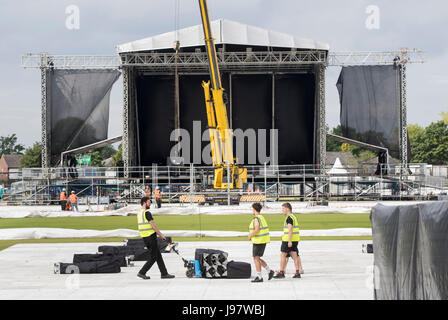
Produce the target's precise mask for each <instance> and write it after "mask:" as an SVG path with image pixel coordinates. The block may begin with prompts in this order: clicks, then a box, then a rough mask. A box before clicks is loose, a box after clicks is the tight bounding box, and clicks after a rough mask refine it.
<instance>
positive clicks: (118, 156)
mask: <svg viewBox="0 0 448 320" xmlns="http://www.w3.org/2000/svg"><path fill="white" fill-rule="evenodd" d="M112 159H113V166H114V167H122V166H123V147H122V145H121V143H120V146H119V147H118V151H117V153H115V154H114V155H113V156H112Z"/></svg>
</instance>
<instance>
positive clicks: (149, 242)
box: [139, 233, 168, 276]
mask: <svg viewBox="0 0 448 320" xmlns="http://www.w3.org/2000/svg"><path fill="white" fill-rule="evenodd" d="M143 242H145V246H146V248H147V249H148V250H149V252H150V254H151V255H150V257H149V260H148V261H147V262H146V263H145V264H144V266H143V267H142V268H141V270H140V271H139V273H140V274H146V272H148V271H149V269H151V267H152V265H153V264H154V262H157V266H158V267H159V270H160V274H161V275H162V276H164V275H167V274H168V271H167V270H166V267H165V263H164V262H163V258H162V254H161V253H160V250H159V247H158V246H157V234H156V233H153V234H152V235H150V236H149V237H146V238H143Z"/></svg>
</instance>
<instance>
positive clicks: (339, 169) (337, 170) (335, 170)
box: [328, 157, 348, 174]
mask: <svg viewBox="0 0 448 320" xmlns="http://www.w3.org/2000/svg"><path fill="white" fill-rule="evenodd" d="M347 173H348V171H347V170H346V169H345V168H344V166H343V165H342V163H341V160H340V159H339V157H338V158H336V160H335V161H334V164H333V167H332V168H331V169H330V171H328V174H347Z"/></svg>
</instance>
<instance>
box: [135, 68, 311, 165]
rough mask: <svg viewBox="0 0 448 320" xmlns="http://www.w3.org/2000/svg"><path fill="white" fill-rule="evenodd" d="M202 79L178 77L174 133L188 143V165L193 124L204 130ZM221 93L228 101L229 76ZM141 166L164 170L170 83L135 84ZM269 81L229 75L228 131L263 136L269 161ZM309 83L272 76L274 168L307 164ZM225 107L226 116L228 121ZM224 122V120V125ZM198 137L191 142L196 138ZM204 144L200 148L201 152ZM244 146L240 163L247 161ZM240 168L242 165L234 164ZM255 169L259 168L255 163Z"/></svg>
mask: <svg viewBox="0 0 448 320" xmlns="http://www.w3.org/2000/svg"><path fill="white" fill-rule="evenodd" d="M203 80H208V76H207V75H180V77H179V99H180V127H181V128H183V129H186V130H187V131H188V132H189V133H190V137H191V141H190V144H191V149H190V150H191V161H192V162H194V163H195V164H201V162H200V161H198V160H199V159H193V121H201V131H202V132H204V131H205V130H207V117H206V108H205V101H204V93H203V88H202V86H201V83H202V81H203ZM222 83H223V87H224V88H225V89H226V93H227V94H228V95H229V98H230V88H229V83H230V81H229V75H228V74H223V77H222ZM136 84H137V92H138V94H137V96H138V110H139V112H138V115H139V134H140V150H141V152H140V154H141V159H140V163H141V165H145V166H149V165H151V164H153V163H157V164H159V165H166V163H167V158H168V157H169V153H170V150H171V148H172V147H173V146H174V142H170V134H171V132H172V130H173V129H174V77H173V76H140V77H138V78H137V83H136ZM272 94H273V93H272V75H271V74H233V75H232V111H233V112H232V123H233V129H234V130H235V129H238V128H239V129H242V130H243V131H245V130H247V129H250V128H253V129H255V130H257V129H266V130H267V137H266V143H267V152H266V155H267V156H270V138H269V130H270V129H271V128H272ZM314 105H315V77H314V75H312V74H285V75H280V74H278V75H276V76H275V120H274V122H275V127H276V128H278V129H279V148H278V150H279V164H310V163H313V134H314ZM229 109H230V107H229V104H227V110H228V114H229V117H230V110H229ZM229 121H230V119H229ZM197 137H198V135H197V136H196V138H197ZM207 144H208V142H207V141H206V142H202V143H201V150H203V148H204V147H205V146H206V145H207ZM247 152H248V148H247V146H246V150H245V159H244V163H245V164H247V161H248V154H247ZM239 161H240V163H241V162H243V159H239ZM257 164H262V163H259V162H258V157H257Z"/></svg>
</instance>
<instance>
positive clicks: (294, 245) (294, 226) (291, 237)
mask: <svg viewBox="0 0 448 320" xmlns="http://www.w3.org/2000/svg"><path fill="white" fill-rule="evenodd" d="M282 212H283V214H284V215H285V223H284V224H283V236H282V245H281V247H280V271H279V272H278V273H277V274H276V275H275V276H274V278H275V279H283V278H285V270H286V264H287V263H288V260H287V256H289V255H290V256H291V257H292V258H293V260H294V264H295V267H296V273H295V274H294V276H293V278H301V276H300V274H301V273H303V270H302V262H301V261H300V256H299V249H298V245H299V240H300V235H299V223H298V221H297V218H296V216H295V215H293V214H292V207H291V204H290V203H288V202H286V203H284V204H282Z"/></svg>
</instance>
